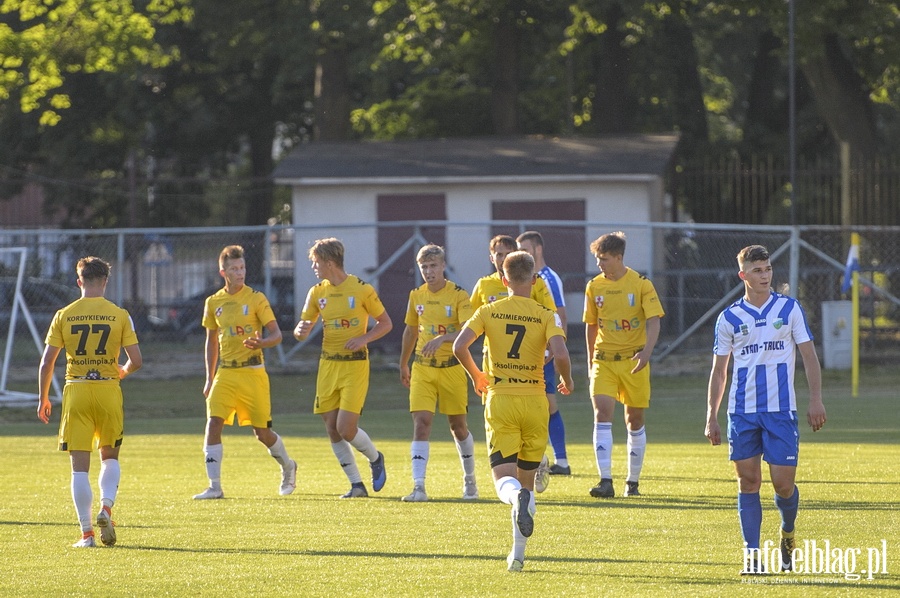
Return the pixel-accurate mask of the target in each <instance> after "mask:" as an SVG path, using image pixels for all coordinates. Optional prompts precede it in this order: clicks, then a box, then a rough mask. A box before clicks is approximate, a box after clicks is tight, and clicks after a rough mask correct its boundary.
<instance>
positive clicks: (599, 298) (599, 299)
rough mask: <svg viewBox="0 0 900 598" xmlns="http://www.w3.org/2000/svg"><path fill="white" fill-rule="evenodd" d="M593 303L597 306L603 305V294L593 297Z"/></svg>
mask: <svg viewBox="0 0 900 598" xmlns="http://www.w3.org/2000/svg"><path fill="white" fill-rule="evenodd" d="M594 303H596V304H597V307H603V295H597V296H596V297H594Z"/></svg>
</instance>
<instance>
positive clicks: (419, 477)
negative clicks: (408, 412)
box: [402, 411, 434, 502]
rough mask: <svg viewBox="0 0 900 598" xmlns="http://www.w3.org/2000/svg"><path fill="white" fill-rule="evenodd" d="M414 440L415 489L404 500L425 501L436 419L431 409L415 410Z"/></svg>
mask: <svg viewBox="0 0 900 598" xmlns="http://www.w3.org/2000/svg"><path fill="white" fill-rule="evenodd" d="M412 420H413V441H412V444H411V445H410V449H409V453H410V462H411V464H412V479H413V490H412V492H410V493H409V494H408V495H406V496H404V497H403V499H402V500H403V502H425V501H427V500H428V494H426V492H425V476H426V473H427V471H428V458H429V456H430V444H429V441H428V439H429V438H431V426H432V422H433V421H434V413H432V412H431V411H413V412H412Z"/></svg>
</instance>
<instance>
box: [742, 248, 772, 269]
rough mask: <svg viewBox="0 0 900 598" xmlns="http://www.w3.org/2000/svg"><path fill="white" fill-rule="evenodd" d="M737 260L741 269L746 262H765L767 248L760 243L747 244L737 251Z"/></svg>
mask: <svg viewBox="0 0 900 598" xmlns="http://www.w3.org/2000/svg"><path fill="white" fill-rule="evenodd" d="M737 261H738V266H740V267H741V268H742V269H743V267H744V264H745V263H747V262H751V263H752V262H767V261H769V250H768V249H766V248H765V247H763V246H762V245H748V246H747V247H744V248H743V249H741V250H740V252H738V254H737Z"/></svg>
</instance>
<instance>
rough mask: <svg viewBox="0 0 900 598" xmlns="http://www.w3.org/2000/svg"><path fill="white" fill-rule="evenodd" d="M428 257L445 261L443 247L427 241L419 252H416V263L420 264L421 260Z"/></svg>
mask: <svg viewBox="0 0 900 598" xmlns="http://www.w3.org/2000/svg"><path fill="white" fill-rule="evenodd" d="M430 259H439V260H441V261H442V262H444V261H446V258H445V256H444V248H443V247H441V246H440V245H435V244H434V243H429V244H428V245H425V246H424V247H422V248H421V249H420V250H419V253H417V254H416V263H417V264H421V263H422V262H424V261H426V260H430Z"/></svg>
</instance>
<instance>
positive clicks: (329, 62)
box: [313, 46, 350, 141]
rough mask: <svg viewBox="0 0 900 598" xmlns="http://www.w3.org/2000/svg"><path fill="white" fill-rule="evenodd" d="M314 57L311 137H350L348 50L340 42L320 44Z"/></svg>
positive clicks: (337, 139) (340, 139) (338, 138)
mask: <svg viewBox="0 0 900 598" xmlns="http://www.w3.org/2000/svg"><path fill="white" fill-rule="evenodd" d="M318 59H319V60H318V62H317V63H316V86H315V92H314V95H315V103H316V108H315V123H314V124H313V139H314V140H315V141H345V140H347V139H349V138H350V89H349V83H348V75H347V68H348V67H347V59H348V50H347V48H346V47H344V46H339V47H334V48H330V47H324V48H321V49H320V50H319V54H318Z"/></svg>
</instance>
